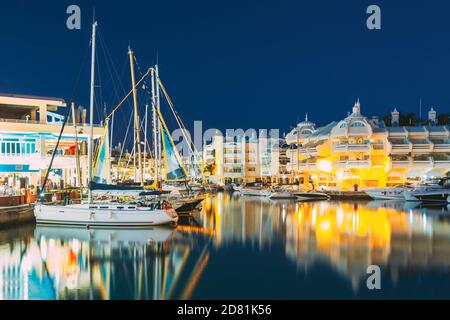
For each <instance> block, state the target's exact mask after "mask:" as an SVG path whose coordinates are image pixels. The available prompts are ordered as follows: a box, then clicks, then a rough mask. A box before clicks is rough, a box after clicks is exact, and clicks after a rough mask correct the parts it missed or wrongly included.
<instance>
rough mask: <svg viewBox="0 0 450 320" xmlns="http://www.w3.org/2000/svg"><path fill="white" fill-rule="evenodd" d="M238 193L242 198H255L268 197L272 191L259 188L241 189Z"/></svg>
mask: <svg viewBox="0 0 450 320" xmlns="http://www.w3.org/2000/svg"><path fill="white" fill-rule="evenodd" d="M239 192H240V193H241V195H243V196H256V197H269V196H270V195H271V194H272V190H270V189H260V188H242V189H241V190H240V191H239Z"/></svg>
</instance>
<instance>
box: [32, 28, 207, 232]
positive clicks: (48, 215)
mask: <svg viewBox="0 0 450 320" xmlns="http://www.w3.org/2000/svg"><path fill="white" fill-rule="evenodd" d="M96 29H97V22H94V23H93V25H92V38H91V50H92V56H91V87H90V133H89V143H88V161H89V168H88V181H89V185H88V194H87V201H83V192H82V191H83V190H82V189H81V190H80V191H81V199H80V200H81V201H80V202H81V203H77V204H74V203H73V204H69V203H65V204H63V205H61V204H53V203H44V197H43V195H44V193H45V186H46V181H47V178H48V174H49V172H50V170H51V166H52V162H53V158H54V156H55V154H56V150H57V148H58V143H59V139H60V138H61V134H62V132H63V130H64V125H65V122H64V125H63V127H62V130H61V134H60V136H59V138H58V142H57V146H56V148H55V151H54V154H53V157H52V161H51V162H50V165H49V168H48V170H47V176H46V177H45V179H44V184H43V185H44V188H43V190H42V191H41V193H40V195H41V196H40V198H39V201H38V203H37V204H36V205H35V208H34V213H35V217H36V222H37V223H41V224H53V225H55V224H56V225H78V226H88V227H146V226H153V225H163V224H176V223H177V221H178V213H185V212H190V211H192V210H195V209H198V208H199V207H200V206H201V203H202V202H203V200H204V199H205V198H206V197H207V195H205V194H200V192H199V191H196V192H194V191H193V190H192V189H191V188H190V187H189V184H188V182H189V181H190V180H191V179H193V178H194V177H191V176H189V174H188V173H187V170H186V168H185V166H184V164H183V161H182V159H181V157H180V155H179V154H178V151H177V149H176V147H175V144H174V142H173V140H172V137H171V135H170V133H169V130H168V128H167V126H166V123H165V121H164V119H163V117H162V114H161V112H160V110H159V89H160V86H162V83H161V80H160V79H159V74H158V68H157V66H156V67H151V68H149V71H148V72H147V73H146V74H145V75H144V77H146V76H148V75H151V82H152V102H153V106H152V107H153V117H154V118H153V120H154V131H153V132H154V141H155V146H154V147H155V153H154V155H155V162H154V163H155V177H154V180H153V183H152V184H151V185H145V182H144V177H143V165H142V157H141V147H140V145H141V142H140V138H139V136H140V133H139V128H140V121H139V113H138V106H137V93H136V91H137V90H136V89H137V87H138V85H139V84H140V83H141V81H142V80H143V79H144V77H142V79H141V80H140V81H139V82H138V83H136V82H135V76H134V56H133V52H132V50H131V49H129V56H130V67H131V77H132V90H131V91H130V93H129V94H128V95H127V97H128V96H130V95H131V93H132V95H133V101H134V115H135V130H136V132H135V139H136V138H137V141H135V143H136V142H137V151H138V152H137V154H138V156H139V158H138V159H139V173H140V181H139V182H138V183H136V184H132V185H126V184H110V183H108V182H109V181H108V180H109V179H107V178H105V177H104V175H105V172H107V168H105V162H106V157H107V155H106V154H107V152H106V150H107V149H106V146H107V139H108V134H106V132H107V130H106V129H105V137H104V138H103V139H102V140H101V142H100V144H99V145H98V147H97V150H96V153H95V157H94V141H93V114H94V90H95V70H96V69H95V57H96V51H95V50H96ZM127 97H126V98H127ZM126 98H125V99H126ZM125 99H124V100H122V102H121V103H120V104H119V105H118V106H117V107H116V108H115V109H114V111H115V110H117V108H118V107H119V106H120V105H121V104H122V103H123V101H125ZM114 111H113V112H114ZM108 118H109V116H108V117H107V118H106V121H105V123H106V126H107V124H108V120H109V119H108ZM65 121H67V117H66V119H65ZM74 126H75V130H76V124H75V123H74ZM135 146H136V145H135ZM76 148H78V145H77V146H76ZM158 151H159V152H158ZM162 152H163V154H161V153H162ZM157 156H158V158H157ZM94 159H95V160H94ZM161 166H163V167H164V169H162V168H161ZM77 169H78V170H80V168H77ZM173 182H177V183H179V184H180V183H184V185H182V184H181V185H173V184H172V185H169V183H173ZM124 198H126V199H125V200H124ZM177 212H178V213H177Z"/></svg>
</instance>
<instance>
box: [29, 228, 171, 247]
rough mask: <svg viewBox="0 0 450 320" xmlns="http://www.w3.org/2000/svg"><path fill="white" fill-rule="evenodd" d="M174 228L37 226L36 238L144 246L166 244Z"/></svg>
mask: <svg viewBox="0 0 450 320" xmlns="http://www.w3.org/2000/svg"><path fill="white" fill-rule="evenodd" d="M175 230H176V229H174V228H170V227H156V228H146V229H123V228H122V229H86V228H82V227H61V226H44V225H37V226H36V229H35V237H36V238H37V239H40V238H41V237H43V238H45V239H58V240H65V241H70V240H73V239H77V240H79V241H81V242H84V241H87V242H91V243H92V242H93V243H99V244H111V245H113V246H123V245H130V244H139V245H144V244H147V243H155V242H158V243H159V242H164V241H167V240H169V239H170V238H171V237H172V236H173V234H174V233H175Z"/></svg>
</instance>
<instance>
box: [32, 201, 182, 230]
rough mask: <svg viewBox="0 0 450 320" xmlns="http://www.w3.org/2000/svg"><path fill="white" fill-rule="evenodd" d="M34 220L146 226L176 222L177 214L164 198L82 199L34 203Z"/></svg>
mask: <svg viewBox="0 0 450 320" xmlns="http://www.w3.org/2000/svg"><path fill="white" fill-rule="evenodd" d="M34 214H35V217H36V222H37V223H38V224H58V225H74V226H77V225H78V226H80V225H81V226H88V227H147V226H155V225H163V224H176V223H177V221H178V215H177V213H176V211H175V209H174V208H172V206H171V205H170V204H169V203H168V202H167V201H160V202H155V203H153V204H152V205H149V206H145V207H141V206H138V205H134V204H116V203H114V204H112V203H91V204H89V203H83V204H72V205H66V206H59V205H44V204H41V203H37V204H36V205H35V207H34Z"/></svg>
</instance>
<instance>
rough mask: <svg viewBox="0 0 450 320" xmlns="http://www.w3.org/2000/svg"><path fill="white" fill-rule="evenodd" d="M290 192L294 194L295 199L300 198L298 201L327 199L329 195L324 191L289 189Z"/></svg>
mask: <svg viewBox="0 0 450 320" xmlns="http://www.w3.org/2000/svg"><path fill="white" fill-rule="evenodd" d="M290 193H291V194H293V195H295V197H296V198H297V200H300V201H320V200H329V199H330V196H329V195H328V194H326V193H324V192H315V191H309V192H305V191H291V192H290Z"/></svg>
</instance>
